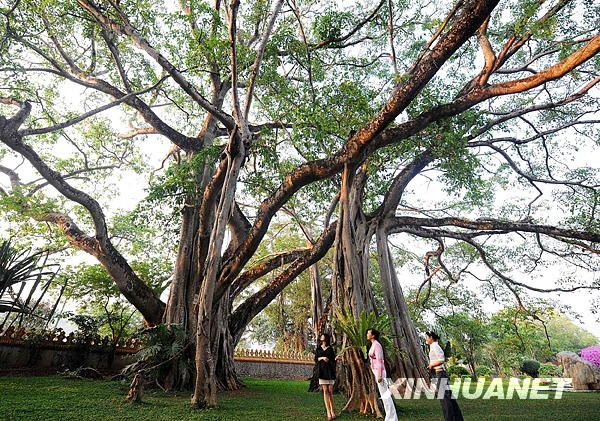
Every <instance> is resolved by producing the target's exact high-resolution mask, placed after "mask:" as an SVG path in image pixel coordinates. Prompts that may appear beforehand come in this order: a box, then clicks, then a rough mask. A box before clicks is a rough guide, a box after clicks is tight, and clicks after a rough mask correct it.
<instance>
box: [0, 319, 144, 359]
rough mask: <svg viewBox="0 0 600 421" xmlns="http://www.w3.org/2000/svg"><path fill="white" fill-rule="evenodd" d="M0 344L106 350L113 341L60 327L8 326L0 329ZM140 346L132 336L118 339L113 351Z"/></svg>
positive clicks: (135, 349)
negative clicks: (66, 331) (44, 328)
mask: <svg viewBox="0 0 600 421" xmlns="http://www.w3.org/2000/svg"><path fill="white" fill-rule="evenodd" d="M0 345H15V346H35V347H37V348H46V349H68V348H81V347H86V348H88V349H98V350H108V349H113V345H114V344H113V341H112V339H111V338H109V337H108V336H89V337H88V336H82V335H79V334H76V333H73V332H71V333H69V334H66V333H65V331H64V330H62V329H60V328H59V329H49V330H41V329H35V328H31V329H26V328H23V327H21V328H17V329H15V328H14V327H12V326H11V327H9V328H7V329H5V330H2V331H0ZM140 347H141V341H140V340H139V339H134V338H124V339H122V340H120V341H119V342H118V343H117V344H116V346H114V351H115V352H116V353H124V354H133V353H135V352H137V351H138V350H139V349H140Z"/></svg>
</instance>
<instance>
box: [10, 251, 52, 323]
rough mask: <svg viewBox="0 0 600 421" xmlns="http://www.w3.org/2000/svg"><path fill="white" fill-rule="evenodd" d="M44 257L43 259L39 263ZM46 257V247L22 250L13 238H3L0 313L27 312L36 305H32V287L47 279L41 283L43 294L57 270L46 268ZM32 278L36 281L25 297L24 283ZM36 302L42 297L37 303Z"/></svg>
mask: <svg viewBox="0 0 600 421" xmlns="http://www.w3.org/2000/svg"><path fill="white" fill-rule="evenodd" d="M42 258H44V261H43V263H42V264H40V260H42ZM47 258H48V252H47V251H45V250H43V251H37V252H33V253H31V251H30V250H24V251H19V250H17V249H16V248H14V247H12V246H11V244H10V240H7V241H4V242H2V244H1V245H0V313H3V312H17V313H28V312H30V311H31V310H32V309H33V308H34V307H35V305H34V306H32V307H30V302H31V299H32V297H33V291H35V290H36V289H37V288H38V286H40V284H41V283H42V282H43V281H44V280H47V281H46V283H45V284H44V285H42V290H43V291H42V295H43V294H44V293H45V292H46V290H47V289H48V287H49V285H50V281H51V280H52V278H54V276H55V275H56V271H55V270H54V271H53V270H47V268H48V266H47V265H46V259H47ZM47 276H50V279H47V278H46V277H47ZM29 281H33V285H32V286H31V290H30V293H29V294H28V296H27V298H26V299H25V300H22V299H21V298H20V297H21V295H22V294H23V290H24V288H25V283H26V282H29ZM18 284H21V285H20V288H19V290H18V291H15V287H16V286H17V285H18ZM40 299H41V298H40ZM37 303H39V300H37V302H36V305H37Z"/></svg>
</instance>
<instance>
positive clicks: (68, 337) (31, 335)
mask: <svg viewBox="0 0 600 421" xmlns="http://www.w3.org/2000/svg"><path fill="white" fill-rule="evenodd" d="M0 345H12V346H25V347H31V346H34V347H36V348H45V349H69V348H81V347H86V348H88V349H94V350H98V351H102V350H104V351H106V350H112V347H113V343H112V340H111V339H110V338H109V337H108V336H103V337H100V336H94V337H86V336H82V335H80V334H77V333H73V332H71V333H69V334H67V333H66V332H65V331H64V330H62V329H48V330H41V329H35V328H27V329H26V328H14V327H9V328H7V329H4V330H0ZM141 347H142V341H140V340H139V339H134V338H125V339H123V340H121V341H119V342H118V343H117V345H116V347H115V348H114V351H115V352H116V353H123V354H125V353H126V354H133V353H135V352H137V351H138V350H139V349H140V348H141ZM234 359H235V360H236V361H249V362H277V363H292V364H313V363H314V360H313V354H311V353H307V352H278V351H269V350H264V349H244V348H238V349H236V350H235V353H234Z"/></svg>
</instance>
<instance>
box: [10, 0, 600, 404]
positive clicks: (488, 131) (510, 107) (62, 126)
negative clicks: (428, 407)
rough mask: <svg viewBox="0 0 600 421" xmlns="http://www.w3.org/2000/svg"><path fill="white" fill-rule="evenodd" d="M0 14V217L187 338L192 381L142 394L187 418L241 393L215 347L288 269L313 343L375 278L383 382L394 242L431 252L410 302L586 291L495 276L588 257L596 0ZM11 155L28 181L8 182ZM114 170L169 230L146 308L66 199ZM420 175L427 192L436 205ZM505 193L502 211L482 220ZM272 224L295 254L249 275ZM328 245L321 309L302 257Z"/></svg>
mask: <svg viewBox="0 0 600 421" xmlns="http://www.w3.org/2000/svg"><path fill="white" fill-rule="evenodd" d="M0 4H1V8H0V12H1V13H2V16H1V20H2V22H1V23H0V33H1V39H0V80H1V83H0V142H1V143H0V146H1V147H2V149H0V159H1V162H0V164H1V165H0V173H2V174H3V175H5V176H6V177H7V178H6V179H5V180H6V181H8V182H9V184H8V185H5V186H4V187H2V189H1V190H0V197H1V198H2V211H3V214H5V215H9V214H10V215H12V216H11V218H13V220H17V219H18V218H17V217H16V216H15V214H17V215H19V216H21V217H22V219H21V220H20V221H21V223H22V224H26V226H27V227H28V229H31V227H32V226H33V227H35V224H32V222H31V221H38V222H39V223H45V224H48V225H49V226H52V227H54V228H55V229H56V230H58V231H59V232H60V233H61V234H62V236H63V238H65V239H66V240H68V243H69V245H70V246H71V247H72V248H74V249H77V250H81V251H84V252H86V253H89V254H90V255H91V256H93V257H94V258H96V259H97V260H98V262H99V263H100V264H102V265H103V266H104V268H105V269H106V271H107V272H108V273H109V274H110V276H111V277H112V278H113V279H114V282H115V284H116V285H117V286H118V288H119V289H120V291H121V292H122V293H123V295H124V297H126V298H127V300H129V301H130V302H131V303H132V304H133V305H134V306H135V307H136V308H137V309H138V310H139V311H140V313H141V314H142V315H143V316H144V318H145V320H146V321H147V322H148V323H149V324H151V325H152V324H159V323H167V324H176V325H179V326H180V327H181V328H183V329H184V330H185V331H186V332H187V333H188V334H189V335H190V336H191V338H192V339H191V345H192V346H190V347H189V348H186V350H187V351H186V352H189V353H190V355H189V356H191V357H193V358H194V359H195V378H191V379H190V378H189V376H186V375H184V374H183V373H181V372H180V371H179V367H180V365H178V364H176V363H173V364H172V368H171V370H170V371H169V374H168V375H167V377H166V378H165V379H163V384H164V386H166V387H168V388H176V387H184V386H185V383H186V382H190V383H191V385H193V387H194V394H193V398H192V405H193V406H195V407H199V408H202V407H212V406H215V405H216V391H217V388H218V387H221V388H229V389H232V388H236V387H239V386H240V383H239V380H238V379H237V377H236V375H235V370H234V365H233V350H234V348H235V345H236V344H237V343H238V342H239V340H240V338H241V337H242V334H243V333H244V330H245V329H246V327H247V325H248V324H249V323H250V322H251V321H252V319H253V318H254V317H255V316H256V315H257V314H258V313H260V311H261V310H262V309H264V308H265V307H266V306H267V305H268V304H269V303H270V302H271V301H273V300H274V299H275V298H276V297H277V296H278V294H279V293H280V292H281V291H282V290H283V289H284V288H285V287H286V286H287V285H289V284H290V283H291V282H292V281H293V280H294V279H295V278H296V277H297V276H298V275H299V274H301V273H302V272H303V271H305V270H307V269H310V273H311V281H312V290H313V309H312V314H313V324H314V326H315V329H316V328H319V327H321V326H323V325H324V324H327V322H326V321H325V322H323V320H326V319H327V318H328V317H329V318H331V317H332V315H333V314H337V313H336V312H341V313H343V314H350V315H353V316H358V315H359V314H360V313H361V312H363V311H371V310H376V308H375V305H374V298H373V295H374V293H373V285H372V282H371V281H370V274H372V273H377V274H378V278H379V279H378V281H379V282H380V284H379V286H380V288H381V290H382V292H383V296H384V301H385V311H386V312H387V313H388V314H390V315H391V316H392V326H391V330H392V332H390V333H391V334H392V335H393V338H394V341H395V342H396V346H397V347H398V348H399V349H400V350H401V352H400V353H398V354H397V356H396V357H395V361H392V362H391V365H392V366H393V377H422V376H426V373H424V372H423V370H424V369H423V355H422V351H421V346H420V343H419V340H418V338H417V334H416V331H415V329H414V327H413V325H412V322H411V320H410V318H409V314H408V310H407V304H406V301H405V298H404V295H403V290H402V282H401V280H400V279H398V276H397V271H396V268H395V264H396V263H397V259H396V258H395V257H394V254H393V253H392V250H391V249H390V238H389V237H390V236H392V235H394V236H395V235H397V234H402V235H400V236H399V237H398V240H401V239H405V238H406V239H408V238H418V239H422V240H423V241H424V242H425V244H428V245H429V246H430V247H431V245H433V250H432V251H430V252H428V253H426V255H425V269H426V278H425V281H424V282H423V287H424V288H425V289H427V285H428V284H429V285H431V282H433V281H434V280H440V282H442V280H443V282H448V284H449V285H452V284H453V283H456V282H459V281H460V280H461V279H462V278H465V277H472V278H476V279H478V280H479V281H481V283H482V284H484V285H485V286H486V288H488V290H489V291H490V293H491V294H502V293H505V292H507V291H508V292H509V293H510V294H513V295H514V297H515V299H516V300H517V301H519V303H520V294H522V293H523V292H526V291H527V290H534V291H537V292H551V291H555V292H563V291H564V292H567V291H574V290H578V289H593V288H597V287H598V285H595V284H593V282H591V281H589V279H587V278H586V277H585V276H580V277H579V278H577V279H564V280H561V281H560V282H557V283H553V284H552V285H549V283H548V282H545V283H543V284H542V285H541V286H540V285H539V284H536V285H532V284H529V283H528V282H527V281H526V280H523V279H520V278H517V277H515V276H513V273H512V268H514V267H515V266H518V267H520V268H527V269H531V271H533V270H535V268H536V267H537V266H538V265H542V264H547V263H552V262H553V261H554V260H560V261H561V262H566V266H567V267H572V268H577V269H579V270H582V271H584V272H585V271H586V270H588V271H590V270H593V269H594V265H597V261H595V260H593V258H594V256H595V255H597V253H598V249H597V248H595V247H596V246H595V243H597V242H598V241H599V240H600V233H599V231H598V228H599V227H598V218H597V206H598V200H599V195H598V176H597V168H594V167H593V166H592V164H591V162H589V161H585V158H586V157H588V158H589V156H590V155H589V153H588V154H583V158H582V156H581V154H578V151H587V152H589V151H593V150H594V149H593V148H594V146H597V132H596V129H595V125H594V124H595V123H597V121H596V119H597V108H598V103H597V100H596V98H597V97H595V96H594V94H593V89H594V88H595V86H596V84H597V83H598V81H599V80H600V76H599V75H598V71H599V62H598V57H597V53H598V51H599V50H600V35H598V34H597V33H596V32H595V31H597V28H598V27H599V25H598V23H599V22H598V19H599V16H600V13H599V11H598V5H594V2H590V1H584V0H580V1H577V0H572V1H569V0H553V1H550V0H548V1H546V0H526V1H516V0H515V1H508V0H507V1H503V2H499V1H493V0H458V1H441V2H429V1H420V0H416V1H413V2H406V1H403V0H388V1H381V2H379V3H378V4H374V3H373V2H366V1H361V0H357V1H355V2H341V1H340V2H330V1H320V0H286V1H283V0H273V1H263V0H260V1H252V2H243V1H239V0H231V1H230V2H222V1H220V0H215V1H200V0H180V1H179V2H169V1H159V0H121V1H118V0H94V1H88V0H77V1H75V0H68V1H54V0H46V1H41V2H32V1H24V0H22V1H19V0H3V1H1V2H0ZM596 95H597V93H596ZM165 141H167V142H169V144H170V145H171V149H170V151H169V154H168V156H167V157H166V158H165V160H164V162H163V167H161V168H160V169H158V170H156V169H155V170H154V171H153V172H152V174H150V173H149V172H145V171H146V167H145V166H144V162H143V161H144V160H143V158H142V156H143V154H144V153H148V152H149V151H151V150H156V148H158V147H159V145H163V144H164V143H161V142H165ZM571 157H572V158H573V159H571ZM569 160H571V161H572V162H570V161H569ZM22 161H26V162H27V163H28V165H30V167H33V168H34V169H35V171H36V173H37V176H38V177H39V178H37V179H34V180H33V181H27V182H26V181H24V179H23V175H22V174H20V171H21V170H22V168H23V167H21V163H22ZM165 166H166V167H165ZM125 169H130V170H131V169H134V170H136V171H138V172H140V173H142V174H144V175H145V176H146V177H150V175H155V173H156V172H158V176H153V178H152V182H151V184H152V185H153V187H152V188H151V193H152V196H153V199H154V200H155V201H154V202H153V203H154V205H153V206H156V208H157V209H158V208H161V207H162V208H165V207H171V208H172V210H173V211H174V212H173V213H174V214H175V215H176V217H177V218H176V222H177V224H178V229H179V238H178V242H177V250H176V256H175V258H174V264H173V267H174V271H173V276H172V279H171V283H170V287H169V295H168V299H167V300H166V302H163V301H162V300H161V299H160V296H159V295H158V294H157V292H156V291H154V290H153V289H152V288H150V287H149V286H148V284H147V283H146V282H145V280H144V279H143V277H142V276H141V275H140V274H139V273H137V272H136V271H135V270H134V269H133V268H132V264H130V259H131V258H133V256H131V254H130V253H125V252H124V251H123V250H124V247H125V246H121V247H119V246H117V245H115V242H114V238H115V237H114V235H113V233H112V232H111V230H115V229H116V226H117V225H116V224H114V223H113V222H112V220H111V215H110V213H108V212H107V209H108V208H109V207H110V204H111V200H114V199H113V198H111V197H110V196H108V195H107V194H106V192H105V190H104V189H103V188H101V187H100V188H99V187H98V186H92V185H91V184H90V183H88V184H85V181H86V180H88V181H89V180H105V179H107V177H109V176H111V175H112V174H114V173H118V172H119V171H124V170H125ZM416 178H420V179H421V184H419V186H421V187H419V189H420V190H419V189H417V190H411V189H410V188H409V187H408V186H409V185H410V184H411V182H412V181H413V180H415V179H416ZM425 179H429V181H430V182H436V183H439V185H441V186H442V188H443V190H442V196H443V197H444V200H443V201H442V202H440V201H438V202H436V203H435V206H430V205H431V202H428V199H429V197H428V196H429V193H427V191H425V189H423V188H422V185H423V184H422V181H423V180H425ZM157 180H158V181H157ZM98 182H99V183H100V184H99V186H102V183H101V182H100V181H98ZM413 185H415V184H413ZM506 186H512V187H513V190H514V191H519V192H520V193H522V196H521V198H520V199H518V200H517V199H514V200H512V199H510V200H505V201H503V202H502V203H500V204H495V205H494V201H493V200H494V192H495V191H496V190H501V189H502V188H506ZM549 196H550V197H551V200H546V197H549ZM437 197H439V195H437ZM548 207H550V208H551V209H552V212H548V210H547V208H548ZM107 215H108V216H107ZM278 218H279V219H281V218H289V219H290V220H293V221H294V223H296V224H298V226H300V227H301V228H302V231H303V232H304V234H305V235H306V242H305V243H303V244H299V245H297V246H296V247H292V248H290V249H289V250H283V251H279V252H278V253H275V254H274V255H272V256H270V257H267V258H262V259H254V258H253V257H254V256H255V254H256V252H257V250H258V249H259V248H260V247H261V245H262V243H263V241H264V240H265V236H266V234H267V233H268V232H269V229H270V227H271V225H272V224H271V223H272V222H273V221H274V220H277V219H278ZM148 223H150V221H148ZM504 238H507V239H508V240H502V239H504ZM411 241H412V240H411ZM502 241H504V243H502ZM499 242H500V243H499ZM507 242H508V243H509V244H508V246H507V247H503V246H502V244H504V246H506V243H507ZM396 243H398V241H396ZM406 244H407V247H408V245H409V244H411V243H410V242H409V241H407V242H406ZM329 250H333V262H334V263H333V266H334V267H333V268H332V277H331V295H330V296H329V298H327V297H321V286H320V284H319V281H320V277H319V266H318V264H319V261H320V260H321V259H322V258H323V257H324V256H325V255H326V254H327V252H328V251H329ZM373 252H375V253H376V259H372V258H371V257H372V255H373ZM446 257H447V260H446V259H445V258H446ZM373 262H376V264H377V265H378V266H377V267H373ZM511 263H512V264H513V266H511ZM515 263H517V264H516V265H515ZM474 266H477V270H475V269H474ZM586 273H587V272H586ZM267 275H269V278H268V279H269V281H268V282H267V283H265V284H261V287H260V288H256V287H255V285H256V282H255V281H257V280H258V279H261V278H263V279H264V277H265V276H267ZM567 278H568V277H567ZM596 283H597V281H596ZM317 319H318V320H317ZM181 358H184V355H181ZM345 358H346V359H347V362H348V364H347V367H348V369H347V370H346V373H345V376H346V377H345V378H346V380H347V381H346V384H347V389H348V390H346V392H347V393H348V396H349V402H348V405H347V407H348V408H349V409H358V410H360V411H361V412H373V413H379V411H380V409H379V408H378V406H377V400H376V399H375V397H376V396H375V394H374V390H375V389H374V387H373V383H372V379H371V377H370V373H368V372H367V371H366V370H365V368H364V365H361V364H354V363H353V361H354V362H356V361H358V358H359V356H358V355H356V353H355V352H354V351H352V352H349V353H348V354H347V356H346V357H345Z"/></svg>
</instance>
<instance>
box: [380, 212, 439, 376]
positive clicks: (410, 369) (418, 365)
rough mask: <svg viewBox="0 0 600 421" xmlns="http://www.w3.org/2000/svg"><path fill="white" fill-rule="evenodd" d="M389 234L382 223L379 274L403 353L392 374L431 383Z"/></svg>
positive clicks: (394, 332) (397, 339)
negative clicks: (394, 258)
mask: <svg viewBox="0 0 600 421" xmlns="http://www.w3.org/2000/svg"><path fill="white" fill-rule="evenodd" d="M387 232H388V231H387V229H386V226H385V223H380V224H379V225H378V227H377V231H376V239H377V253H378V255H379V271H380V276H381V285H382V287H383V296H384V297H385V307H386V310H387V312H388V314H390V315H391V316H392V318H391V319H392V326H391V327H392V334H393V337H394V343H395V345H396V347H397V348H398V349H399V350H400V351H401V352H400V354H398V355H396V357H395V358H394V360H393V361H390V363H391V366H392V373H390V374H392V375H393V376H394V377H396V378H424V379H427V381H428V380H429V373H428V372H427V370H426V368H425V367H426V365H427V360H426V359H425V355H424V353H423V348H422V347H421V343H420V342H419V338H418V337H417V331H416V329H415V326H414V324H413V322H412V320H411V318H410V314H409V311H408V306H407V304H406V300H405V298H404V293H403V292H402V287H401V286H400V282H399V280H398V277H397V275H396V270H395V268H394V262H393V257H392V254H391V252H390V249H389V245H388V234H387Z"/></svg>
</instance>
